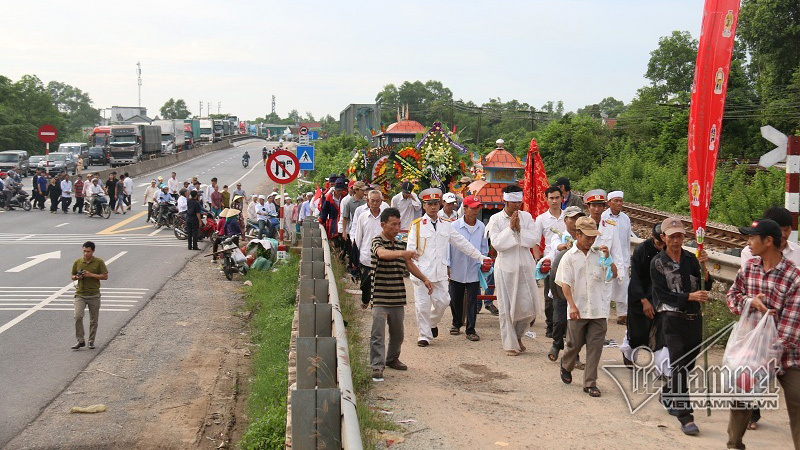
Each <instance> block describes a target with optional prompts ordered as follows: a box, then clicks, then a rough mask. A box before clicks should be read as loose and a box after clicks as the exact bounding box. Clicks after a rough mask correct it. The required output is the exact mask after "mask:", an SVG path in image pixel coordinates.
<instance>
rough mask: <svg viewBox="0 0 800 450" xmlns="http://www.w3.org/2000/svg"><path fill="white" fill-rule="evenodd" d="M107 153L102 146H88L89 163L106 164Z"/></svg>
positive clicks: (91, 164)
mask: <svg viewBox="0 0 800 450" xmlns="http://www.w3.org/2000/svg"><path fill="white" fill-rule="evenodd" d="M108 158H109V153H108V152H107V151H106V149H105V148H103V147H90V148H89V165H90V166H94V165H98V166H107V165H108Z"/></svg>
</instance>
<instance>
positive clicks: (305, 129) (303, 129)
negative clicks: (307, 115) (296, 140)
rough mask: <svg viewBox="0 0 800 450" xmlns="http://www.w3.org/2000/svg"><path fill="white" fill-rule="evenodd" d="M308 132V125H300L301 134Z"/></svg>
mask: <svg viewBox="0 0 800 450" xmlns="http://www.w3.org/2000/svg"><path fill="white" fill-rule="evenodd" d="M307 134H308V127H305V126H303V127H300V136H305V135H307Z"/></svg>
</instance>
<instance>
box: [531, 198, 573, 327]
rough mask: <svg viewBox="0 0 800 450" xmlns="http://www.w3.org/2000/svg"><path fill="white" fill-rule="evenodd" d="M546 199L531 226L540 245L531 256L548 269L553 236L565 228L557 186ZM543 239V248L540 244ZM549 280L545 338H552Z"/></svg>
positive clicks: (548, 281) (546, 282) (552, 255)
mask: <svg viewBox="0 0 800 450" xmlns="http://www.w3.org/2000/svg"><path fill="white" fill-rule="evenodd" d="M544 195H545V197H546V198H547V206H548V209H547V211H545V212H543V213H541V214H539V216H537V217H536V220H535V221H534V224H533V238H534V240H535V242H539V243H540V244H539V245H537V246H536V247H533V256H534V257H535V258H536V259H537V260H543V261H541V262H542V266H543V267H549V265H550V264H551V263H552V262H553V258H555V253H556V251H555V249H554V248H553V245H552V243H551V241H552V239H553V236H556V235H558V234H559V233H564V231H566V229H567V227H566V225H564V214H563V213H562V212H561V200H562V196H561V189H559V188H558V186H550V187H548V188H547V189H546V190H545V191H544ZM542 238H544V248H543V249H542V248H541V247H540V246H541V242H542ZM550 288H551V279H550V277H549V276H547V277H545V279H544V317H545V325H546V332H545V337H547V338H551V337H553V298H552V297H551V296H550Z"/></svg>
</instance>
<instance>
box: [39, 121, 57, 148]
mask: <svg viewBox="0 0 800 450" xmlns="http://www.w3.org/2000/svg"><path fill="white" fill-rule="evenodd" d="M37 135H38V136H39V140H40V141H42V142H44V143H45V144H52V143H53V142H55V141H56V139H57V138H58V130H56V127H54V126H52V125H42V126H41V127H39V133H38V134H37Z"/></svg>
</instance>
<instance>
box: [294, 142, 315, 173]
mask: <svg viewBox="0 0 800 450" xmlns="http://www.w3.org/2000/svg"><path fill="white" fill-rule="evenodd" d="M297 159H298V160H299V161H300V170H314V146H313V145H299V146H297Z"/></svg>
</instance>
